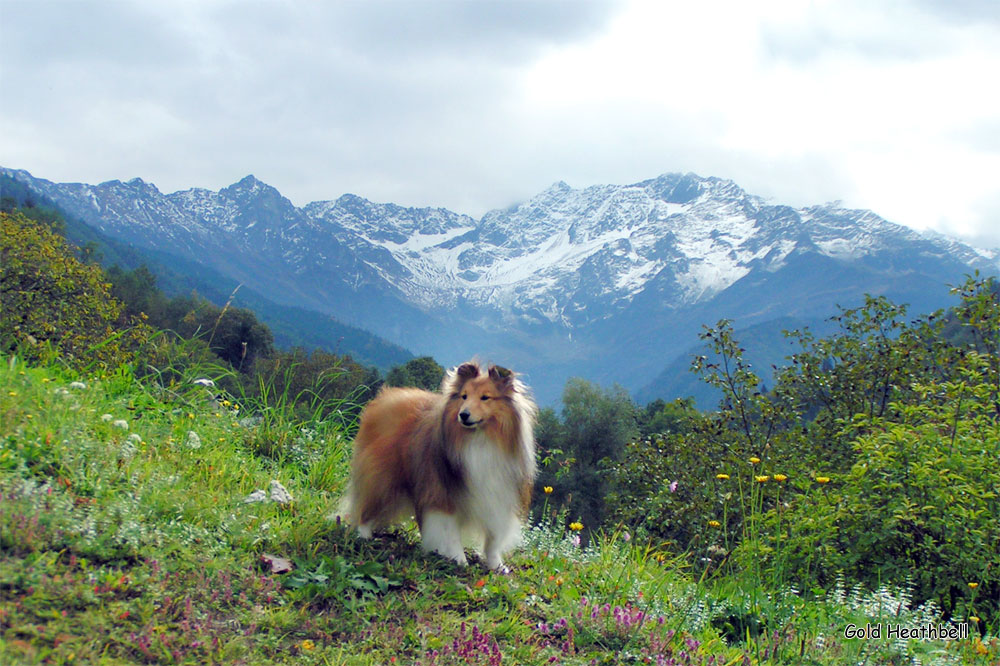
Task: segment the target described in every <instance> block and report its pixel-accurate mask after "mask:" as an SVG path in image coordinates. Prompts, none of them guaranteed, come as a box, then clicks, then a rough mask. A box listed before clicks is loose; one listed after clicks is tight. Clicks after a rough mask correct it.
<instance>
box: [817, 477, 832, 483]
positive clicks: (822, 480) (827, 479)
mask: <svg viewBox="0 0 1000 666" xmlns="http://www.w3.org/2000/svg"><path fill="white" fill-rule="evenodd" d="M816 483H830V477H828V476H817V477H816Z"/></svg>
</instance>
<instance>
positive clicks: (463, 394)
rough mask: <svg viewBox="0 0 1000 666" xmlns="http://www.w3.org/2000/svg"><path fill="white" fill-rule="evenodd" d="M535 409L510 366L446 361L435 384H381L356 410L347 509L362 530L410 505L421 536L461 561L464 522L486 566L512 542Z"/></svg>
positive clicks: (529, 479) (494, 564)
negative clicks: (428, 387)
mask: <svg viewBox="0 0 1000 666" xmlns="http://www.w3.org/2000/svg"><path fill="white" fill-rule="evenodd" d="M537 412H538V409H537V407H536V406H535V404H534V402H533V401H532V399H531V396H530V394H529V392H528V389H527V388H526V387H525V386H524V384H523V383H522V382H521V381H520V380H519V379H518V378H517V377H516V376H515V374H514V373H513V372H511V371H510V370H507V369H506V368H501V367H499V366H496V365H490V366H488V367H487V368H485V369H484V368H483V367H482V366H480V364H479V363H478V362H475V361H473V362H469V363H464V364H462V365H460V366H458V367H457V368H455V369H453V370H450V371H449V372H448V373H447V374H446V375H445V378H444V380H443V381H442V382H441V391H440V393H432V392H430V391H425V390H423V389H416V388H384V389H382V390H381V391H380V392H379V394H378V395H377V396H376V397H375V399H373V400H372V401H371V402H370V403H369V404H368V406H367V407H365V409H364V411H363V412H362V413H361V425H360V428H359V429H358V435H357V437H356V438H355V440H354V458H353V460H352V461H351V480H350V484H349V487H348V492H347V497H346V498H345V499H346V506H345V507H344V509H345V511H346V514H347V515H346V519H347V520H348V522H349V523H351V524H353V525H356V526H357V529H358V533H359V534H360V536H362V537H363V538H366V539H367V538H370V537H371V536H372V533H373V531H374V530H376V529H379V528H382V527H386V526H387V525H390V524H392V523H394V522H396V521H398V520H400V519H403V518H406V517H408V516H410V515H412V516H414V517H415V518H416V521H417V525H418V527H419V528H420V540H421V545H422V546H423V548H424V549H425V550H428V551H434V552H437V553H439V554H440V555H443V556H444V557H447V558H450V559H452V560H455V561H456V562H457V563H459V564H460V565H465V564H467V563H468V562H467V560H466V558H465V551H464V550H463V547H462V534H463V532H466V533H468V532H469V531H472V532H473V533H478V534H477V535H478V536H479V537H481V538H483V539H484V543H483V555H484V556H485V558H486V565H487V566H488V567H489V568H490V569H497V570H503V569H505V567H504V563H503V556H504V554H505V553H507V552H508V551H509V550H510V549H511V548H512V547H514V546H516V545H517V542H518V541H519V539H520V536H521V524H522V520H523V519H524V517H525V516H526V515H527V511H528V504H529V501H530V499H531V488H532V484H533V482H534V479H535V439H534V434H533V429H534V424H535V417H536V415H537Z"/></svg>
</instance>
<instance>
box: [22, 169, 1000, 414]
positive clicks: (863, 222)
mask: <svg viewBox="0 0 1000 666" xmlns="http://www.w3.org/2000/svg"><path fill="white" fill-rule="evenodd" d="M3 172H4V173H8V174H9V175H11V177H14V178H18V174H20V178H21V179H27V180H28V182H29V184H30V185H31V186H32V187H33V188H35V189H37V190H39V191H41V192H42V193H44V194H46V195H47V196H49V197H50V198H53V199H54V200H56V201H57V202H59V203H60V204H61V205H65V206H67V207H68V208H70V209H71V210H72V212H73V213H74V214H76V215H78V216H80V217H81V219H83V220H84V221H86V222H87V223H88V224H92V225H94V226H95V227H97V228H98V229H100V230H102V231H105V232H106V233H109V234H111V235H113V236H117V237H121V238H124V239H127V240H129V242H134V243H136V244H138V245H145V246H147V247H161V246H162V247H169V248H171V251H174V252H177V253H180V254H182V255H184V256H185V257H187V258H189V259H191V260H193V261H200V262H202V263H204V264H206V265H210V266H212V267H213V268H214V269H215V270H218V271H219V272H220V273H222V274H225V275H228V276H230V277H232V278H234V279H236V280H238V281H240V282H243V283H245V284H248V285H250V286H251V287H252V288H254V289H255V290H257V291H259V292H261V293H262V294H263V295H265V296H266V297H268V298H271V299H272V300H275V301H277V302H283V303H287V304H289V305H294V306H297V307H303V308H308V309H314V310H318V311H320V312H323V313H326V314H333V315H335V316H337V318H338V319H342V320H344V321H345V322H346V323H349V324H351V325H355V326H360V327H362V328H366V329H368V330H371V331H372V332H373V333H376V334H377V335H380V336H382V337H385V338H387V339H388V340H390V341H391V342H394V343H396V344H400V345H402V346H403V347H406V348H408V349H411V350H413V351H414V352H415V353H417V354H425V353H426V354H431V355H434V356H435V357H436V358H439V359H441V360H442V362H444V363H446V364H451V363H458V362H461V361H462V360H465V359H466V358H467V357H469V356H472V355H477V354H478V355H484V354H488V355H490V356H492V357H493V358H495V359H497V360H501V359H503V360H505V362H507V363H509V364H511V365H513V366H514V367H517V368H524V369H527V370H528V371H529V372H530V373H531V374H532V375H535V382H534V383H535V384H536V387H537V386H540V387H541V388H540V389H539V393H540V394H543V400H544V399H546V398H548V399H549V400H551V399H552V398H554V396H555V395H556V394H557V392H558V390H559V389H560V388H561V386H562V384H563V383H564V381H565V379H566V378H567V377H569V376H572V375H574V374H579V375H584V376H588V377H591V378H594V379H597V380H598V381H602V382H620V383H622V384H623V385H625V386H626V388H629V389H630V390H638V389H639V388H641V387H643V386H646V385H647V384H648V383H649V382H651V381H652V380H653V379H654V378H656V377H657V376H658V374H659V373H661V372H662V371H663V369H664V368H666V367H667V366H668V365H669V364H670V363H671V362H673V360H674V359H675V358H676V356H677V355H678V354H681V353H683V352H684V351H686V350H687V349H689V348H691V347H692V346H694V344H695V341H696V338H695V337H694V336H695V335H696V333H697V331H698V329H699V327H700V325H701V324H703V323H709V324H711V323H714V322H715V321H717V320H718V319H720V318H723V317H725V318H730V319H736V320H737V323H738V325H739V326H741V327H744V326H756V325H759V324H761V323H763V322H765V321H768V320H769V319H777V318H780V317H796V318H798V319H806V320H817V319H821V318H822V317H824V316H829V315H831V314H833V312H834V310H835V305H837V304H843V305H847V306H849V305H854V304H855V303H856V302H857V301H858V300H859V299H860V298H861V297H862V295H863V293H865V292H871V293H884V294H886V295H889V296H890V297H896V298H905V299H908V302H911V304H912V305H913V306H914V307H915V308H916V309H936V308H937V307H940V306H941V305H942V304H944V302H945V301H946V297H947V293H946V291H947V290H946V289H945V288H944V287H943V284H944V283H947V282H948V281H949V280H950V281H958V280H959V279H960V278H961V276H962V275H963V274H964V273H968V272H971V271H972V270H975V269H979V270H981V271H983V272H986V273H996V272H997V266H998V264H997V257H998V255H1000V253H995V252H990V251H982V250H976V249H974V248H971V247H970V246H968V245H965V244H963V243H961V242H960V241H958V240H956V239H950V238H946V237H941V236H940V235H937V236H934V235H921V234H919V233H917V232H915V231H912V230H910V229H908V228H906V227H903V226H901V225H898V224H894V223H892V222H888V221H886V220H884V219H883V218H881V217H879V216H878V215H876V214H875V213H873V212H871V211H864V210H853V209H846V208H843V207H841V206H839V205H838V204H836V203H831V204H823V205H817V206H809V207H803V208H793V207H790V206H783V205H773V204H769V203H767V202H766V201H765V200H763V199H762V198H760V197H758V196H755V195H752V194H749V193H747V192H745V191H744V190H743V189H742V188H740V187H739V185H737V184H736V183H735V182H733V181H730V180H725V179H721V178H715V177H707V178H703V177H700V176H698V175H696V174H693V173H685V174H681V173H668V174H662V175H660V176H657V177H655V178H651V179H647V180H644V181H640V182H638V183H633V184H630V185H593V186H590V187H586V188H583V189H574V188H572V187H570V186H569V185H567V184H566V183H565V182H562V181H559V182H557V183H554V184H553V185H552V186H550V187H549V188H547V189H546V190H543V191H542V192H540V193H539V194H537V195H535V196H533V197H531V198H529V199H527V200H526V201H524V202H522V203H520V204H517V205H515V206H511V207H508V208H506V209H497V210H493V211H489V212H487V213H486V214H485V215H483V216H482V217H481V218H480V219H478V220H476V219H474V218H472V217H470V216H468V215H463V214H461V213H455V212H453V211H449V210H447V209H444V208H433V207H423V208H414V207H404V206H399V205H397V204H392V203H375V202H371V201H369V200H367V199H365V198H363V197H360V196H358V195H353V194H344V195H341V196H340V197H338V198H337V199H331V200H324V201H315V202H311V203H309V204H306V205H305V206H302V207H296V206H294V205H293V204H292V203H291V202H290V201H289V200H288V199H287V198H285V197H284V196H282V195H281V193H280V192H279V191H278V190H277V189H275V188H273V187H271V186H269V185H267V184H266V183H263V182H262V181H259V180H258V179H257V178H255V177H254V176H252V175H251V176H247V177H245V178H243V179H241V180H240V181H238V182H237V183H234V184H233V185H231V186H229V187H226V188H222V189H220V190H219V191H218V192H212V191H210V190H203V189H198V188H192V189H189V190H183V191H178V192H175V193H171V194H163V193H160V192H159V190H157V189H156V187H155V186H153V185H151V184H149V183H145V181H141V179H133V180H132V181H129V182H127V183H121V181H108V182H106V183H102V184H100V185H96V186H93V185H85V184H56V183H52V182H50V181H44V180H42V179H36V178H34V177H33V176H31V174H29V173H27V172H23V171H20V172H19V171H13V170H9V169H3ZM834 277H835V280H834V279H832V278H834ZM935 289H938V290H939V291H940V295H935V294H934V293H933V292H934V291H935ZM841 301H846V302H841ZM539 375H543V377H542V378H541V381H539V380H538V376H539ZM664 397H672V396H664Z"/></svg>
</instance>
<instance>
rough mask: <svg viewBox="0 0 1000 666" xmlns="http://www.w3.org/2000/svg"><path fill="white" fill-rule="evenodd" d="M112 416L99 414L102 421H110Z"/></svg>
mask: <svg viewBox="0 0 1000 666" xmlns="http://www.w3.org/2000/svg"><path fill="white" fill-rule="evenodd" d="M114 418H115V417H113V416H112V415H111V414H101V420H102V421H104V422H105V423H108V422H109V421H112V420H113V419H114Z"/></svg>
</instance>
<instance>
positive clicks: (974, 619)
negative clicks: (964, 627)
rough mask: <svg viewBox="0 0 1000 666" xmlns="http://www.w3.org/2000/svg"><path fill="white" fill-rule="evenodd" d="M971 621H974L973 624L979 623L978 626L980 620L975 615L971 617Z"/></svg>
mask: <svg viewBox="0 0 1000 666" xmlns="http://www.w3.org/2000/svg"><path fill="white" fill-rule="evenodd" d="M969 619H970V620H972V621H973V622H975V623H977V624H978V623H979V618H978V617H976V616H975V615H970V616H969Z"/></svg>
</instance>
